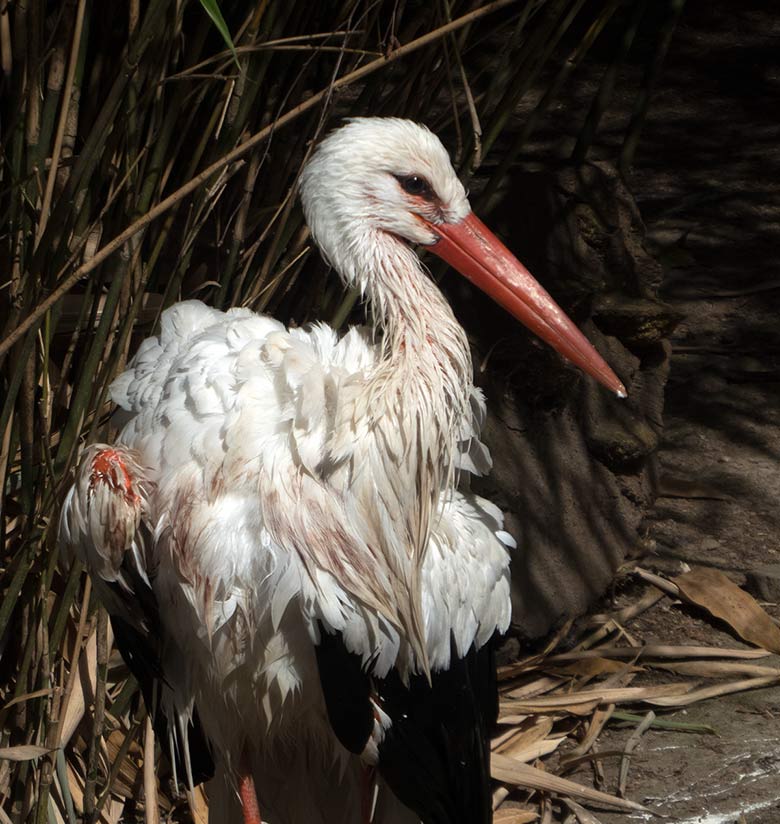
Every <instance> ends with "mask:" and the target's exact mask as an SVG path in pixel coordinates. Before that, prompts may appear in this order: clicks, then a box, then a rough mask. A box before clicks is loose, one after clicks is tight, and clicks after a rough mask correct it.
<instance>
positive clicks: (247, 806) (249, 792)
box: [238, 770, 263, 824]
mask: <svg viewBox="0 0 780 824" xmlns="http://www.w3.org/2000/svg"><path fill="white" fill-rule="evenodd" d="M238 794H239V796H240V798H241V809H242V810H243V813H244V824H263V820H262V818H260V805H259V804H258V803H257V792H256V791H255V780H254V778H252V773H251V772H250V771H249V770H247V771H246V772H243V771H242V772H241V774H240V775H239V777H238Z"/></svg>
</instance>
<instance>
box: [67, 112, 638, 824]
mask: <svg viewBox="0 0 780 824" xmlns="http://www.w3.org/2000/svg"><path fill="white" fill-rule="evenodd" d="M301 199H302V202H303V208H304V211H305V214H306V219H307V221H308V224H309V227H310V228H311V231H312V235H313V236H314V239H315V240H316V242H317V244H318V245H319V247H320V249H321V251H322V253H323V255H324V256H325V258H326V259H327V260H328V261H329V262H330V263H331V264H332V266H333V268H334V269H336V271H337V272H339V274H340V275H341V277H342V278H343V280H344V282H345V284H347V285H348V286H355V287H358V288H359V289H360V290H361V291H362V292H363V294H364V295H365V297H366V298H367V301H368V305H369V307H370V313H371V317H372V320H373V328H369V329H365V328H353V329H350V330H349V331H348V332H347V334H346V335H344V336H343V337H342V338H340V339H339V338H338V337H337V336H336V334H335V332H334V331H333V330H332V329H330V328H328V327H327V326H324V325H313V326H311V327H309V328H307V329H286V328H285V327H284V326H282V325H281V324H280V323H279V322H278V321H276V320H274V319H273V318H270V317H265V316H260V315H256V314H254V313H253V312H251V311H249V310H247V309H231V310H230V311H228V312H219V311H216V310H214V309H210V308H208V307H207V306H205V305H203V304H202V303H198V302H195V301H188V302H184V303H179V304H177V305H175V306H173V307H171V308H170V309H168V310H167V311H166V312H165V313H164V314H163V316H162V320H161V328H160V333H159V335H158V336H157V337H153V338H149V339H147V340H146V341H144V342H143V344H142V345H141V347H140V349H139V351H138V353H137V354H136V356H135V358H134V359H133V361H132V362H131V363H130V365H129V366H128V368H127V370H126V371H125V372H124V373H123V374H122V375H120V376H119V378H117V379H116V381H115V382H114V383H113V385H112V387H111V396H112V398H113V400H114V401H115V402H116V403H117V404H118V405H119V406H120V407H121V408H122V409H123V410H125V411H126V413H129V420H128V421H127V423H126V424H125V426H124V428H123V429H122V431H121V434H120V435H119V438H118V440H117V442H116V443H115V444H114V445H113V446H107V445H93V446H91V447H89V448H88V449H87V450H86V451H85V453H84V456H83V458H82V461H81V463H80V466H79V469H78V472H77V477H76V481H75V483H74V485H73V487H72V488H71V490H70V491H69V493H68V495H67V499H66V501H65V505H64V509H63V513H62V519H61V526H60V533H61V542H62V544H63V545H64V546H65V547H66V548H68V549H69V550H71V551H73V552H75V554H76V555H77V556H78V557H79V558H80V559H81V560H82V561H83V562H84V563H85V564H86V566H87V568H88V570H89V572H90V574H91V576H92V579H93V581H94V585H95V588H96V589H97V590H98V591H99V594H100V595H101V597H102V599H103V602H104V604H105V605H106V607H107V609H108V611H109V613H110V614H111V616H112V622H113V626H114V630H115V635H116V638H117V640H118V643H119V645H120V648H122V649H123V651H124V654H125V657H126V659H127V661H128V664H129V666H130V667H131V669H132V670H133V671H134V672H135V674H136V675H137V677H138V678H139V681H140V682H141V685H142V687H143V690H144V695H145V698H146V701H147V705H148V707H149V711H150V713H152V714H153V715H154V717H155V724H156V729H157V730H158V733H159V734H161V735H163V736H165V737H166V738H167V740H168V741H169V743H170V747H171V751H172V754H173V762H174V764H175V765H178V769H179V771H180V772H181V773H183V775H182V777H183V778H186V780H187V781H188V782H190V784H192V782H197V781H199V780H202V779H203V778H204V777H206V776H207V775H208V774H209V771H210V767H211V759H212V758H213V761H214V762H215V764H216V768H217V773H218V777H219V778H220V781H219V782H218V785H217V791H216V792H215V793H214V794H213V796H212V801H211V809H212V821H213V822H216V824H221V822H228V821H235V820H237V819H238V818H239V817H240V815H241V812H243V820H244V822H245V824H258V822H259V821H260V812H262V815H263V820H265V821H266V822H267V824H304V822H305V824H336V823H337V822H338V824H366V822H369V821H373V822H376V823H377V824H380V823H381V824H402V822H403V823H407V824H412V823H413V822H420V821H422V822H424V824H483V823H484V822H489V821H490V817H491V812H490V785H489V772H488V749H487V740H488V736H489V730H490V727H491V725H492V724H493V723H494V721H495V717H496V716H495V714H496V706H497V704H496V687H495V671H494V664H493V659H492V653H491V644H490V641H491V639H492V638H493V637H494V636H495V635H497V634H500V633H503V632H504V631H505V630H506V629H507V627H508V625H509V620H510V599H509V572H508V565H509V555H508V551H507V547H508V546H512V545H513V541H512V539H511V537H510V536H509V535H508V534H507V533H505V532H504V531H503V530H502V516H501V513H500V512H499V510H498V509H497V508H496V507H495V506H494V505H493V504H491V503H489V502H488V501H486V500H483V499H482V498H479V497H477V496H476V495H473V494H471V493H470V492H468V491H467V489H465V488H464V487H463V484H462V483H461V482H462V480H463V479H464V478H465V477H466V475H467V473H481V472H485V471H487V470H488V469H489V466H490V457H489V455H488V453H487V450H486V449H485V447H484V446H483V444H482V443H481V442H480V441H479V431H480V425H481V423H482V419H483V416H484V401H483V397H482V394H481V393H480V391H479V390H478V389H475V387H474V385H473V383H472V365H471V358H470V353H469V347H468V343H467V341H466V336H465V334H464V332H463V329H462V328H461V327H460V326H459V325H458V323H457V321H456V320H455V317H454V316H453V314H452V312H451V310H450V308H449V306H448V304H447V303H446V302H445V300H444V298H443V297H442V295H441V293H440V292H439V290H438V289H437V287H436V286H435V285H434V283H433V282H432V281H431V280H430V279H429V278H428V277H427V276H426V273H425V270H424V268H423V266H422V265H421V263H420V261H419V260H418V258H417V255H416V254H415V252H414V251H413V249H412V246H413V245H419V246H423V247H425V248H426V249H428V250H429V251H431V252H433V253H434V254H436V255H439V256H440V257H442V258H444V260H446V261H447V262H449V263H450V264H451V265H452V266H453V267H454V268H456V269H457V270H459V271H460V272H461V273H462V274H463V275H465V276H466V277H467V278H469V279H470V280H471V281H473V282H474V283H475V284H476V285H477V286H479V287H480V288H482V289H483V290H484V291H485V292H487V293H488V294H489V295H490V296H491V297H492V298H494V299H495V300H496V301H498V302H499V303H500V304H501V305H503V306H504V307H505V308H506V309H507V310H508V311H509V312H511V313H512V314H513V315H514V316H515V317H517V318H518V319H519V320H520V321H522V322H523V323H524V324H526V325H527V326H528V327H530V328H531V330H532V331H534V332H535V333H536V334H537V335H539V336H540V337H541V338H543V339H544V340H546V341H548V342H549V343H550V344H551V345H552V346H554V347H555V348H556V349H557V350H558V351H559V352H560V353H561V354H563V355H564V356H565V357H566V358H567V359H568V360H570V361H572V362H573V363H575V364H577V365H579V366H580V367H581V368H582V369H584V370H585V371H586V372H588V373H589V374H590V375H592V376H593V377H595V378H596V379H597V380H599V381H600V382H601V383H602V384H604V385H605V386H606V387H608V388H609V389H611V390H612V391H614V392H616V393H617V394H619V395H621V396H624V395H625V391H624V389H623V386H622V384H621V383H620V381H619V380H618V379H617V377H615V375H614V374H613V372H612V371H611V370H610V369H609V367H608V366H607V365H606V364H605V363H604V361H603V360H602V359H601V357H600V356H599V355H598V353H597V352H596V351H595V350H594V349H593V347H592V346H591V345H590V344H589V343H588V341H587V340H586V339H585V338H584V337H583V335H582V334H581V333H580V332H579V331H578V330H577V328H576V327H575V326H574V325H573V324H572V323H571V321H570V320H568V318H567V317H566V316H565V315H564V313H563V312H562V311H561V310H560V309H559V308H558V307H557V305H556V304H555V303H554V302H553V300H552V299H551V298H550V296H549V295H548V294H547V293H546V292H545V291H544V290H543V289H542V287H541V286H540V285H539V284H538V283H537V282H536V281H535V280H534V279H533V278H532V277H531V275H530V274H529V273H528V272H527V271H526V270H525V269H524V268H523V267H522V266H521V265H520V263H519V262H518V261H517V260H516V259H515V258H514V257H513V256H512V254H511V253H510V252H509V251H508V250H507V249H506V248H505V247H504V246H503V245H502V244H501V242H500V241H499V240H498V239H497V238H496V237H495V236H494V235H493V234H491V233H490V231H489V230H488V229H487V228H486V227H485V226H484V225H483V224H482V223H481V222H480V221H479V220H478V219H477V218H476V217H475V216H474V215H473V214H472V212H471V208H470V206H469V202H468V200H467V198H466V193H465V191H464V189H463V186H462V185H461V183H460V181H459V180H458V178H457V176H456V174H455V172H454V170H453V168H452V166H451V165H450V161H449V158H448V156H447V153H446V151H445V149H444V147H443V146H442V144H441V143H440V142H439V140H438V139H437V138H436V137H435V136H434V135H433V134H432V133H431V132H430V131H428V130H427V129H426V128H424V127H423V126H420V125H417V124H415V123H411V122H409V121H405V120H398V119H384V118H366V119H355V120H351V121H349V123H348V124H347V125H345V126H344V127H343V128H341V129H339V130H337V131H335V132H333V133H332V134H331V135H330V136H329V137H327V138H326V139H325V140H324V141H323V142H322V143H321V144H320V146H319V147H318V148H317V150H316V151H315V152H314V154H313V156H312V158H311V160H310V161H309V162H308V164H307V165H306V167H305V168H304V170H303V172H302V175H301ZM220 788H221V790H220ZM239 802H240V804H241V811H239V808H238V803H239ZM217 809H219V810H221V811H220V812H216V810H217Z"/></svg>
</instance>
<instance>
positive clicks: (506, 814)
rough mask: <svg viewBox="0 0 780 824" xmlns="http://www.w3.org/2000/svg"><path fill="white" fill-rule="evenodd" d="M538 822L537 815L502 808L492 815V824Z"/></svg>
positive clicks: (528, 811) (510, 808)
mask: <svg viewBox="0 0 780 824" xmlns="http://www.w3.org/2000/svg"><path fill="white" fill-rule="evenodd" d="M538 820H539V813H534V812H531V811H530V810H516V809H513V808H512V807H502V808H501V809H500V810H496V811H495V812H494V813H493V824H531V822H532V821H538Z"/></svg>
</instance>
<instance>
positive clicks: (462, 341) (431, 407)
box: [364, 233, 472, 460]
mask: <svg viewBox="0 0 780 824" xmlns="http://www.w3.org/2000/svg"><path fill="white" fill-rule="evenodd" d="M367 247H368V248H372V249H374V250H375V254H374V255H373V256H372V260H371V261H370V270H369V273H368V274H367V276H366V277H365V280H364V283H365V291H366V296H367V297H368V299H369V306H370V311H371V314H372V316H373V319H374V323H375V325H376V327H377V328H378V329H379V330H381V332H382V335H383V337H382V344H383V358H382V362H381V363H380V365H379V368H378V373H377V379H379V380H381V381H383V382H385V383H387V382H388V381H389V382H390V383H391V384H393V385H395V386H396V387H398V389H399V391H400V392H401V393H402V395H403V397H404V398H405V399H406V401H407V403H408V406H409V408H408V410H407V411H409V412H412V411H415V412H416V413H417V414H418V415H420V416H421V418H422V419H423V420H421V423H425V424H427V425H430V426H432V427H433V428H434V429H433V430H431V434H434V431H436V430H438V431H436V434H437V435H438V436H439V437H444V438H446V439H447V440H448V441H450V442H449V443H447V444H446V445H445V444H442V446H443V447H444V454H442V455H441V456H440V457H441V459H444V460H447V459H448V458H449V454H448V453H449V451H450V449H451V448H452V446H454V443H453V442H452V440H451V439H452V438H454V437H455V436H456V434H457V430H458V429H459V428H460V424H461V420H462V416H463V415H465V414H468V413H469V410H470V394H471V385H472V366H471V355H470V352H469V348H468V341H467V340H466V335H465V332H464V331H463V328H462V327H461V326H460V324H459V323H458V322H457V320H456V319H455V316H454V315H453V313H452V310H451V309H450V306H449V304H448V303H447V301H446V300H445V299H444V296H443V295H442V294H441V292H440V291H439V289H438V287H437V286H436V285H435V284H434V283H433V282H432V281H431V279H430V278H429V277H428V276H427V274H426V273H425V271H424V270H423V267H422V264H421V263H420V260H419V258H418V257H417V255H416V254H415V253H414V252H413V251H412V250H411V249H410V248H409V247H408V246H407V245H406V244H405V243H403V242H402V241H400V240H398V239H397V238H395V237H392V236H390V235H387V234H385V233H378V237H377V238H376V239H375V240H374V242H373V243H371V244H367Z"/></svg>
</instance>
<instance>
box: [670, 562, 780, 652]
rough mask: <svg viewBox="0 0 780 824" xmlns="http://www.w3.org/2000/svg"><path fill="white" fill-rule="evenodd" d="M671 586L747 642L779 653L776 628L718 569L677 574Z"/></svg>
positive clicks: (743, 592)
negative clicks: (673, 585) (678, 589)
mask: <svg viewBox="0 0 780 824" xmlns="http://www.w3.org/2000/svg"><path fill="white" fill-rule="evenodd" d="M674 583H675V584H677V586H678V587H679V588H680V595H681V596H682V597H683V598H684V599H685V600H686V601H689V602H690V603H692V604H695V605H696V606H699V607H702V608H703V609H706V610H707V612H709V613H710V614H712V615H714V616H715V617H716V618H720V619H721V620H722V621H725V622H726V623H727V624H728V625H729V626H730V627H732V628H733V629H734V631H735V632H737V633H739V635H740V637H741V638H743V639H744V640H745V641H747V642H748V643H750V644H755V646H757V647H763V649H766V650H769V651H770V652H774V653H780V628H778V627H777V626H775V624H774V623H773V622H772V619H771V618H770V617H769V615H768V614H767V613H766V611H765V610H764V609H762V607H761V606H760V605H759V603H758V601H756V599H755V598H753V596H752V595H749V594H748V593H747V592H745V590H743V589H740V588H739V587H738V586H737V585H736V584H735V583H734V582H733V581H732V580H731V579H730V578H727V577H726V576H725V575H724V574H723V573H722V572H721V571H720V570H718V569H712V568H710V567H695V568H694V569H692V570H691V571H690V572H686V573H684V574H683V575H678V576H677V577H676V578H675V579H674Z"/></svg>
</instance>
